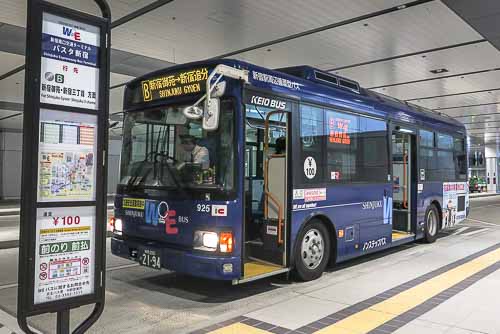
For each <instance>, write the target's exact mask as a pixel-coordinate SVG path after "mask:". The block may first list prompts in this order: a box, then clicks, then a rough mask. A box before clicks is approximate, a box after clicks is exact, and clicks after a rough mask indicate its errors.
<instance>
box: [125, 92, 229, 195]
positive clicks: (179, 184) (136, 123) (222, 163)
mask: <svg viewBox="0 0 500 334" xmlns="http://www.w3.org/2000/svg"><path fill="white" fill-rule="evenodd" d="M183 108H184V106H170V107H166V108H163V109H154V110H146V111H139V112H129V113H126V115H125V119H124V134H123V149H122V150H123V151H122V159H121V161H122V166H121V174H122V175H121V184H127V185H131V186H148V187H152V186H153V187H156V186H157V187H171V188H209V189H220V190H230V189H232V188H233V183H234V153H233V152H234V149H233V148H234V142H233V140H234V125H233V124H234V121H233V120H234V118H233V115H234V109H233V104H232V102H231V101H223V102H221V116H220V122H219V128H218V130H217V131H211V132H207V131H204V130H203V129H202V126H201V120H188V119H186V118H185V117H184V116H183V115H182V109H183Z"/></svg>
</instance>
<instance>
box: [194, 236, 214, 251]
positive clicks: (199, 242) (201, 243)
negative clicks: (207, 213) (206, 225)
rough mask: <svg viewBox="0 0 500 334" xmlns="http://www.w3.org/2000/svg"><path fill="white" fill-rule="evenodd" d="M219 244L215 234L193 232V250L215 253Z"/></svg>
mask: <svg viewBox="0 0 500 334" xmlns="http://www.w3.org/2000/svg"><path fill="white" fill-rule="evenodd" d="M218 244H219V236H218V235H217V233H215V232H208V231H195V232H194V240H193V246H194V248H195V249H199V250H204V251H209V252H215V251H216V250H217V246H218Z"/></svg>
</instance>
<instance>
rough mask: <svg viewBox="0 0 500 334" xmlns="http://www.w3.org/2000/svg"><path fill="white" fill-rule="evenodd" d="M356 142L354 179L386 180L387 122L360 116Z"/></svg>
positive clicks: (387, 166)
mask: <svg viewBox="0 0 500 334" xmlns="http://www.w3.org/2000/svg"><path fill="white" fill-rule="evenodd" d="M357 144H358V150H357V155H356V165H357V166H358V168H357V172H356V177H355V181H362V182H387V175H388V174H389V154H388V151H387V149H388V145H387V123H386V122H385V121H380V120H375V119H371V118H366V117H360V121H359V133H358V137H357Z"/></svg>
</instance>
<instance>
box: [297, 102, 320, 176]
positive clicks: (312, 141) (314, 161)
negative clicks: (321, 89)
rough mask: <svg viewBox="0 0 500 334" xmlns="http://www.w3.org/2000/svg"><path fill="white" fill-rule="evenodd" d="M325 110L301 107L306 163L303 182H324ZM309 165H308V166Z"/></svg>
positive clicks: (303, 151)
mask: <svg viewBox="0 0 500 334" xmlns="http://www.w3.org/2000/svg"><path fill="white" fill-rule="evenodd" d="M323 124H324V121H323V109H322V108H317V107H313V106H308V105H301V106H300V145H301V152H302V157H301V158H302V159H301V161H302V162H303V163H304V173H303V174H302V175H303V178H302V180H303V182H304V183H320V182H323V170H324V161H323V156H324V152H323V147H324V135H323V129H324V125H323ZM306 164H307V165H306Z"/></svg>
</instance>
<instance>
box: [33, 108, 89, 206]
mask: <svg viewBox="0 0 500 334" xmlns="http://www.w3.org/2000/svg"><path fill="white" fill-rule="evenodd" d="M68 119H69V120H68ZM96 130H97V116H95V115H87V114H79V113H70V112H64V111H56V110H47V109H42V110H41V111H40V135H39V138H40V146H39V160H38V161H39V167H38V168H39V173H38V175H39V176H38V201H40V202H49V201H52V202H53V201H93V200H94V199H95V156H96V141H97V140H96V135H97V131H96Z"/></svg>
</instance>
